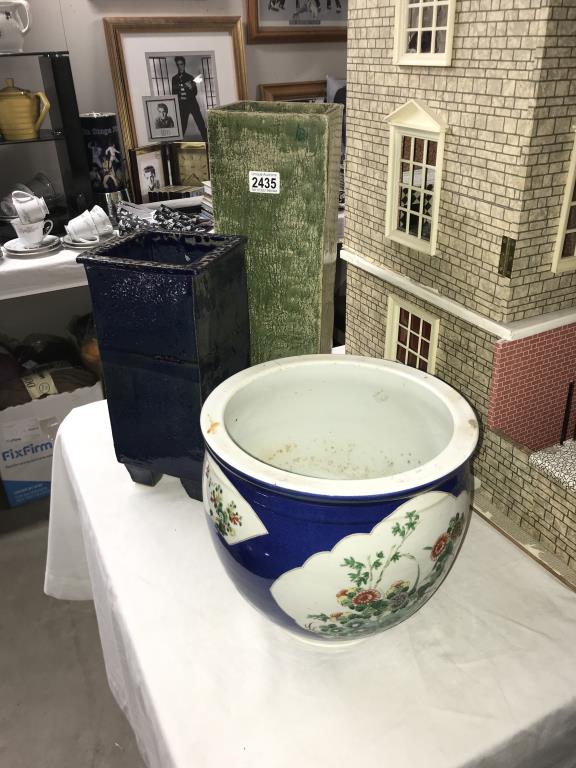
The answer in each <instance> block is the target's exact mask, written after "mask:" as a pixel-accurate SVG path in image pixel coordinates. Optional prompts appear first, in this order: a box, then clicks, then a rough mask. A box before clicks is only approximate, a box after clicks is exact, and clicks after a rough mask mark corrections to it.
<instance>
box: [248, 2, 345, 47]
mask: <svg viewBox="0 0 576 768" xmlns="http://www.w3.org/2000/svg"><path fill="white" fill-rule="evenodd" d="M247 4H248V5H247V10H248V42H249V43H333V42H345V41H346V32H347V30H346V26H347V24H346V18H347V15H348V0H247ZM332 6H333V8H332ZM265 16H266V17H265Z"/></svg>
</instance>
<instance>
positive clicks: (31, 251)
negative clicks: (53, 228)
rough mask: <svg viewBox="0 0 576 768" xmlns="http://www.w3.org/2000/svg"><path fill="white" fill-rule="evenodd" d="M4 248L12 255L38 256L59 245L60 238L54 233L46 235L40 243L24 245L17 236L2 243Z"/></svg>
mask: <svg viewBox="0 0 576 768" xmlns="http://www.w3.org/2000/svg"><path fill="white" fill-rule="evenodd" d="M3 247H4V250H5V251H6V253H7V254H8V255H13V256H38V255H40V254H42V253H50V251H54V250H56V248H59V247H60V238H59V237H56V235H46V236H45V237H44V239H43V240H42V242H41V243H40V245H24V243H22V242H21V241H20V240H19V239H18V238H15V239H14V240H8V242H7V243H4V246H3Z"/></svg>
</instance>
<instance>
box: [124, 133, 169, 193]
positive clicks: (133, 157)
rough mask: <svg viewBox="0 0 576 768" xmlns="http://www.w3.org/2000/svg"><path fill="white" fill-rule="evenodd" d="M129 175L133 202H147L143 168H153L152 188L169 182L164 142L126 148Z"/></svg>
mask: <svg viewBox="0 0 576 768" xmlns="http://www.w3.org/2000/svg"><path fill="white" fill-rule="evenodd" d="M128 158H129V161H130V177H131V179H132V192H133V193H134V202H135V203H148V202H149V197H148V190H147V189H146V187H145V180H147V176H148V177H149V176H150V175H151V174H150V173H148V174H147V176H146V175H145V170H146V168H147V167H152V168H154V171H155V173H154V189H155V190H156V189H160V187H164V186H166V185H167V184H169V183H170V172H169V169H168V158H167V150H166V144H148V145H147V146H145V147H132V148H131V149H129V150H128Z"/></svg>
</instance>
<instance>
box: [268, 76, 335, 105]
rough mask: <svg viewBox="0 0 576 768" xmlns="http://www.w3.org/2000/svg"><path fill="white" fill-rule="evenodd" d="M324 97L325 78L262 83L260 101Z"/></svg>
mask: <svg viewBox="0 0 576 768" xmlns="http://www.w3.org/2000/svg"><path fill="white" fill-rule="evenodd" d="M325 98H326V80H325V79H324V80H307V81H305V82H302V83H262V84H261V85H260V99H261V101H316V100H317V99H325Z"/></svg>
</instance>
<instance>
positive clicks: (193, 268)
mask: <svg viewBox="0 0 576 768" xmlns="http://www.w3.org/2000/svg"><path fill="white" fill-rule="evenodd" d="M245 241H246V238H244V237H241V236H240V235H203V234H189V233H185V232H166V231H165V230H162V229H158V230H154V229H149V230H147V231H146V232H132V233H130V234H128V235H125V236H123V237H118V238H115V239H114V242H112V243H110V244H107V245H102V246H100V247H98V248H94V249H92V250H91V251H86V252H85V253H81V254H79V255H78V256H77V257H76V261H77V262H78V263H79V264H84V265H85V266H86V267H90V266H111V267H118V268H121V269H138V270H146V271H152V272H164V273H176V274H180V273H183V272H184V273H186V272H189V273H191V274H192V275H197V274H199V273H200V272H202V271H203V270H205V269H208V268H209V267H210V264H212V262H213V261H214V260H215V259H218V258H222V257H223V256H226V255H227V254H229V253H230V252H232V251H234V250H235V249H236V248H239V247H241V246H243V245H244V243H245ZM156 254H157V256H156Z"/></svg>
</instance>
